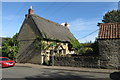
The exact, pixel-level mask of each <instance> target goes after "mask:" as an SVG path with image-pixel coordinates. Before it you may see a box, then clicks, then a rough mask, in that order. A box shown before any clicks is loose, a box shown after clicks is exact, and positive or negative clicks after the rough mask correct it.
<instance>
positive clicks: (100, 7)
mask: <svg viewBox="0 0 120 80" xmlns="http://www.w3.org/2000/svg"><path fill="white" fill-rule="evenodd" d="M30 5H32V6H33V10H34V13H35V14H37V15H39V16H41V17H43V18H46V19H49V20H51V21H54V22H56V23H59V24H61V23H64V22H68V24H69V25H70V26H69V29H70V31H71V32H72V33H73V35H74V36H75V37H76V38H77V39H78V40H79V41H80V42H82V43H83V42H89V41H94V40H95V38H96V37H97V35H98V29H99V27H98V26H97V23H98V22H101V20H102V18H103V15H104V14H105V13H106V12H108V11H111V10H113V9H117V8H118V3H117V2H3V3H2V23H3V26H2V36H3V37H12V36H13V35H14V34H15V33H17V32H19V30H20V27H21V25H22V23H23V20H24V18H25V14H27V13H28V9H29V7H30ZM92 32H94V33H93V34H91V33H92ZM88 35H89V36H88Z"/></svg>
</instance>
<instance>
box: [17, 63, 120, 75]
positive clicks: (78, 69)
mask: <svg viewBox="0 0 120 80" xmlns="http://www.w3.org/2000/svg"><path fill="white" fill-rule="evenodd" d="M16 66H29V67H33V68H44V69H57V70H68V71H82V72H93V73H106V74H110V73H114V72H120V70H115V69H98V68H83V67H68V66H45V65H39V64H31V63H16Z"/></svg>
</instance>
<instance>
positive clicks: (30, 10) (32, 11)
mask: <svg viewBox="0 0 120 80" xmlns="http://www.w3.org/2000/svg"><path fill="white" fill-rule="evenodd" d="M28 14H34V10H33V9H32V6H30V9H29V10H28Z"/></svg>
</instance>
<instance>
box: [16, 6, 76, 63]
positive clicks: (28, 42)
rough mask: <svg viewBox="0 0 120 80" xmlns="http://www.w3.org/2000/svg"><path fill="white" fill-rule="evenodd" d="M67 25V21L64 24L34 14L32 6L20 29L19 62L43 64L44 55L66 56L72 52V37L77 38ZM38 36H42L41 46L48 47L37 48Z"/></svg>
mask: <svg viewBox="0 0 120 80" xmlns="http://www.w3.org/2000/svg"><path fill="white" fill-rule="evenodd" d="M67 25H68V24H67V23H66V24H65V25H64V26H63V25H60V24H58V23H55V22H53V21H50V20H47V19H44V18H42V17H40V16H38V15H36V14H34V13H33V9H32V7H30V9H29V10H28V14H26V15H25V19H24V22H23V24H22V26H21V29H20V31H19V36H18V41H19V52H18V54H17V62H24V63H27V62H29V63H39V64H42V63H43V62H44V57H43V56H45V55H47V57H48V56H50V55H52V54H53V53H54V54H56V55H63V56H64V55H66V54H68V53H70V48H69V43H70V38H71V39H73V40H76V39H75V37H74V36H73V34H72V33H71V32H70V30H69V28H68V26H67ZM37 37H40V38H42V40H40V41H42V42H41V46H42V44H44V45H45V46H44V48H45V47H47V48H46V49H43V48H42V49H37V50H36V46H35V45H37V44H39V41H36V39H37ZM38 40H39V39H38ZM36 42H37V43H36ZM51 45H52V46H51ZM48 59H49V58H48Z"/></svg>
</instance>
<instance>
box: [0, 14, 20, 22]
mask: <svg viewBox="0 0 120 80" xmlns="http://www.w3.org/2000/svg"><path fill="white" fill-rule="evenodd" d="M17 18H20V16H15V15H10V16H3V17H2V19H3V20H8V21H11V20H14V19H17Z"/></svg>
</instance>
